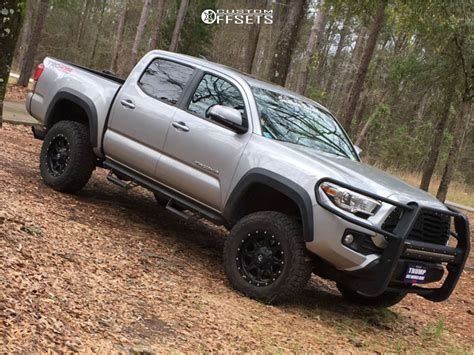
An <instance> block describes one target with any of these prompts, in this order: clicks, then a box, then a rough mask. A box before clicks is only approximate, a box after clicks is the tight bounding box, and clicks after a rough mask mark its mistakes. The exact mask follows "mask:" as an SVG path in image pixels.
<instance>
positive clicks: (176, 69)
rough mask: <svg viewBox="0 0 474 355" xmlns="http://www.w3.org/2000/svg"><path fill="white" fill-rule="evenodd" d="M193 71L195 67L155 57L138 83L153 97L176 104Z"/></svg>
mask: <svg viewBox="0 0 474 355" xmlns="http://www.w3.org/2000/svg"><path fill="white" fill-rule="evenodd" d="M193 71H194V69H193V68H190V67H187V66H185V65H181V64H178V63H174V62H170V61H169V60H164V59H155V60H153V61H152V62H151V63H150V65H149V66H148V67H147V68H146V70H145V72H144V73H143V75H142V77H141V78H140V80H139V81H138V85H139V86H140V88H141V89H142V90H143V91H144V92H145V93H146V94H148V95H150V96H151V97H153V98H155V99H157V100H160V101H164V102H166V103H168V104H170V105H175V104H176V103H177V102H178V100H179V98H180V97H181V94H182V93H183V90H184V88H185V87H186V83H187V82H188V81H189V79H190V78H191V76H192V74H193Z"/></svg>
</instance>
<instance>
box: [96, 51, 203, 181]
mask: <svg viewBox="0 0 474 355" xmlns="http://www.w3.org/2000/svg"><path fill="white" fill-rule="evenodd" d="M193 71H194V69H193V68H191V67H188V66H185V65H182V64H178V63H175V62H171V61H168V60H165V59H161V58H154V59H152V60H151V61H150V63H149V65H148V66H147V67H146V69H145V70H144V72H143V73H141V72H138V73H135V74H133V73H132V76H131V77H130V78H129V79H128V80H127V81H126V83H125V84H124V86H123V87H122V89H121V90H120V92H119V93H118V95H117V98H116V99H115V101H114V105H113V107H112V111H111V114H110V119H109V123H108V127H107V131H106V134H105V137H104V151H105V154H106V156H107V157H108V158H111V159H112V160H115V161H117V162H119V163H121V164H123V165H125V166H127V167H129V168H132V169H134V170H137V171H139V172H141V173H143V174H145V175H147V176H148V177H150V178H156V176H155V175H154V174H155V171H156V165H157V163H158V160H159V158H160V156H161V153H162V151H163V147H164V144H165V139H166V134H167V133H168V128H169V126H170V123H171V120H172V119H173V117H174V115H175V114H176V111H177V108H176V105H177V103H178V102H179V100H180V98H181V96H182V93H183V90H184V88H185V86H186V83H187V82H188V81H189V80H190V78H191V76H192V74H193Z"/></svg>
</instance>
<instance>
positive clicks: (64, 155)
mask: <svg viewBox="0 0 474 355" xmlns="http://www.w3.org/2000/svg"><path fill="white" fill-rule="evenodd" d="M70 152H71V149H70V146H69V142H68V140H67V138H66V137H65V136H64V135H63V134H58V135H57V136H56V137H54V138H53V140H52V141H51V143H50V144H49V146H48V150H47V152H46V160H47V162H48V169H49V171H50V172H51V174H52V175H53V176H60V175H62V174H63V173H64V171H65V170H66V167H67V165H68V163H69V157H70Z"/></svg>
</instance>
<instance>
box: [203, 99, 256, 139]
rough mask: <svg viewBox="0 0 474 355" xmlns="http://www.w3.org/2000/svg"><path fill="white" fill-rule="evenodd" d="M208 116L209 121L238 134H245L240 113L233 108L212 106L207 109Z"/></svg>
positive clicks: (245, 129)
mask: <svg viewBox="0 0 474 355" xmlns="http://www.w3.org/2000/svg"><path fill="white" fill-rule="evenodd" d="M208 116H209V117H210V118H211V120H213V121H216V122H217V123H220V124H221V125H223V126H225V127H227V128H229V129H231V130H233V131H235V132H237V133H238V134H242V133H245V132H247V127H245V126H244V120H243V118H242V113H241V112H240V111H239V110H237V109H235V108H232V107H228V106H223V105H214V106H212V107H211V108H210V109H209V112H208Z"/></svg>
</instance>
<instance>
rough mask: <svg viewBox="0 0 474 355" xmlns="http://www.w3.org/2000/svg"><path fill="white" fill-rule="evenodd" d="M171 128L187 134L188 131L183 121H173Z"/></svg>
mask: <svg viewBox="0 0 474 355" xmlns="http://www.w3.org/2000/svg"><path fill="white" fill-rule="evenodd" d="M172 125H173V127H174V128H176V129H179V130H181V131H183V132H188V131H189V127H188V126H186V123H184V122H183V121H179V122H178V121H174V122H173V123H172Z"/></svg>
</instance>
